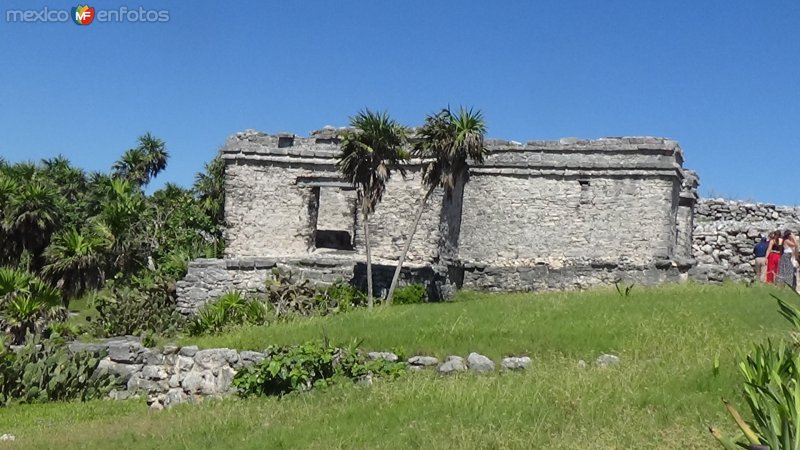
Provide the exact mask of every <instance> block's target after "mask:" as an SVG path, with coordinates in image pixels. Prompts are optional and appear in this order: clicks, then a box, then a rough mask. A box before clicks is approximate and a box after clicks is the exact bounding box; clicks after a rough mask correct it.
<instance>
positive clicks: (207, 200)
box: [192, 156, 225, 225]
mask: <svg viewBox="0 0 800 450" xmlns="http://www.w3.org/2000/svg"><path fill="white" fill-rule="evenodd" d="M192 190H194V192H195V195H196V196H197V199H198V200H199V201H200V207H201V208H202V209H203V211H204V212H205V213H206V215H208V216H209V217H210V218H211V220H213V221H214V223H215V224H216V225H222V222H223V220H224V217H225V161H224V160H223V159H222V158H221V157H219V156H217V157H215V158H214V159H212V160H211V161H210V162H208V163H206V165H205V172H200V173H198V174H197V175H196V176H195V178H194V186H193V187H192Z"/></svg>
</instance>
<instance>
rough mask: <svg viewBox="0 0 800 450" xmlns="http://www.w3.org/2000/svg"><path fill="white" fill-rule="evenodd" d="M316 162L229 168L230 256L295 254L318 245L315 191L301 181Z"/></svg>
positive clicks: (227, 199) (228, 249)
mask: <svg viewBox="0 0 800 450" xmlns="http://www.w3.org/2000/svg"><path fill="white" fill-rule="evenodd" d="M314 174H319V172H318V171H314V170H313V168H310V167H291V166H287V165H254V164H247V165H245V164H232V165H228V166H227V167H226V169H225V186H226V191H225V193H226V195H225V220H226V222H227V223H234V224H236V226H233V227H228V228H227V230H226V236H225V238H226V239H225V241H226V246H225V253H226V256H236V257H242V256H291V255H298V254H304V253H308V252H309V251H311V250H312V249H313V247H314V220H315V214H316V213H315V212H314V210H313V208H314V207H315V206H316V199H315V197H314V196H315V193H314V191H313V189H312V188H311V187H308V186H303V185H300V184H297V183H296V180H297V179H298V178H301V177H308V176H311V175H314Z"/></svg>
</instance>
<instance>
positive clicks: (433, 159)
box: [386, 108, 488, 304]
mask: <svg viewBox="0 0 800 450" xmlns="http://www.w3.org/2000/svg"><path fill="white" fill-rule="evenodd" d="M485 134H486V124H485V122H484V120H483V114H481V112H480V110H478V111H473V110H472V109H464V108H460V110H459V112H458V113H456V114H453V113H452V112H451V111H450V108H444V109H442V110H441V111H439V112H438V113H437V114H434V115H430V116H428V117H426V118H425V124H424V125H423V126H422V127H421V128H420V129H419V130H418V132H417V138H418V140H417V141H416V142H415V144H414V149H413V155H414V156H415V157H418V158H421V159H422V160H423V166H422V184H423V186H425V187H426V188H427V189H426V190H425V194H424V195H423V197H422V199H421V201H420V202H419V207H418V208H417V215H416V217H415V218H414V221H413V222H412V223H411V229H410V230H409V233H408V240H406V245H405V247H404V248H403V253H401V254H400V260H399V261H398V262H397V268H395V271H394V276H393V277H392V284H391V285H390V286H389V293H388V294H387V297H386V303H387V304H391V303H392V296H393V295H394V291H395V289H396V288H397V283H398V281H399V280H400V271H401V270H402V269H403V263H404V262H405V260H406V256H407V255H408V250H409V249H410V248H411V240H412V239H413V238H414V233H416V232H417V227H418V226H419V221H420V219H421V218H422V212H423V211H424V209H425V204H426V203H427V202H428V199H429V198H430V196H431V194H433V191H434V190H435V189H436V188H437V187H441V188H442V189H444V192H445V195H446V197H447V199H448V200H450V199H451V198H452V196H453V189H455V187H456V186H457V185H458V184H459V183H461V182H462V181H463V182H464V183H466V182H467V181H468V180H469V167H470V165H469V161H470V160H471V161H473V162H474V163H476V164H483V159H484V156H486V154H487V153H488V150H487V149H486V145H485V144H484V136H485Z"/></svg>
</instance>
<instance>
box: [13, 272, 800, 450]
mask: <svg viewBox="0 0 800 450" xmlns="http://www.w3.org/2000/svg"><path fill="white" fill-rule="evenodd" d="M775 292H777V293H779V295H783V296H784V297H786V298H787V299H793V298H794V296H793V294H790V293H789V292H788V291H787V290H784V291H780V290H777V289H773V288H769V287H763V286H754V287H746V286H743V285H724V286H698V285H692V284H689V285H682V286H664V287H660V288H651V289H644V288H634V289H633V291H632V293H631V295H630V296H627V297H624V296H620V295H618V293H617V292H616V291H615V290H595V291H590V292H582V293H577V292H575V293H543V294H513V295H500V294H497V295H495V294H482V293H471V292H464V293H460V294H459V296H458V298H457V299H456V301H454V302H451V303H445V304H425V305H413V306H395V307H391V308H381V309H378V310H376V311H374V312H371V313H370V312H367V311H356V312H351V313H346V314H341V315H338V316H333V317H324V318H314V319H308V320H302V321H296V322H291V323H283V324H278V325H273V326H270V327H261V328H242V329H239V330H236V331H234V332H231V333H227V334H225V335H221V336H212V337H206V338H201V339H192V340H190V339H188V338H187V339H186V341H185V342H182V343H183V344H189V343H193V344H198V345H201V346H204V347H224V346H227V347H232V348H239V349H256V350H258V349H263V348H264V347H266V346H267V345H269V344H289V343H298V342H302V341H306V340H309V339H315V338H319V337H321V336H322V335H323V334H324V335H325V336H327V337H328V338H329V339H331V340H332V341H333V342H335V343H336V342H350V341H352V340H353V339H360V340H363V344H362V345H363V347H364V348H366V349H369V350H397V351H401V352H403V353H405V354H406V355H408V356H411V355H414V354H428V355H435V356H439V357H444V356H447V355H450V354H456V355H462V356H466V354H467V353H468V352H471V351H476V352H479V353H483V354H485V355H487V356H489V357H491V358H493V359H495V360H496V361H497V360H499V358H501V357H503V356H508V355H529V356H530V357H531V358H532V359H533V365H532V367H531V369H530V370H528V371H527V372H524V373H499V372H498V373H496V374H492V375H487V376H477V375H472V374H463V375H459V376H456V377H442V376H438V375H437V374H435V373H413V374H408V375H407V376H405V377H402V378H401V379H399V380H396V381H392V382H388V381H377V382H376V383H375V384H374V385H372V386H358V385H350V384H348V385H338V386H334V387H332V388H328V389H325V390H321V391H317V392H312V393H307V394H299V395H290V396H287V397H285V398H283V399H280V400H279V399H275V398H266V399H251V400H238V399H227V400H224V401H206V402H203V403H202V404H199V405H179V406H178V407H175V408H173V409H171V410H168V411H163V412H157V413H152V412H149V411H147V409H146V406H145V405H144V404H143V403H142V402H137V401H132V402H112V401H99V402H90V403H85V404H80V403H70V404H50V405H41V406H17V407H12V408H8V409H5V410H2V414H0V434H2V433H13V434H15V435H16V436H17V441H16V442H14V443H5V444H7V445H5V446H6V447H8V448H26V449H27V448H56V447H58V448H91V449H95V448H97V449H100V448H103V449H105V448H115V449H124V448H165V449H167V448H168V449H174V448H237V449H238V448H254V449H255V448H258V449H262V448H312V449H332V448H333V449H335V448H342V449H345V448H347V449H350V448H370V449H371V448H387V449H388V448H391V449H394V448H419V447H425V448H475V449H487V448H497V449H505V448H509V449H512V448H513V449H517V448H518V449H530V448H542V449H544V448H547V449H551V448H563V449H594V448H598V449H600V448H602V449H607V448H637V449H639V448H699V449H704V448H709V449H710V448H717V447H716V444H715V442H714V441H713V439H712V438H711V437H710V436H708V433H707V432H706V431H705V427H706V425H707V424H708V423H714V424H717V425H722V428H723V429H727V430H730V428H731V427H730V425H729V423H728V422H729V420H728V418H727V417H726V415H725V414H724V411H723V408H722V405H721V402H720V398H721V397H725V398H729V399H733V400H734V402H735V403H741V401H740V399H739V397H738V384H739V381H738V374H737V372H736V368H735V362H736V358H737V355H738V352H739V351H740V349H742V348H743V347H745V346H746V345H747V344H748V343H750V342H752V341H754V340H761V339H765V338H766V337H769V336H777V335H781V334H782V333H783V332H784V331H785V330H786V329H787V326H786V324H785V322H784V321H783V319H782V318H781V317H780V315H779V314H778V312H777V307H776V303H775V301H774V300H773V299H772V298H771V297H770V295H769V294H770V293H775ZM602 353H613V354H616V355H619V357H620V359H621V363H620V365H619V366H616V367H610V368H599V367H595V366H594V365H593V364H592V362H593V361H594V359H595V358H596V357H597V356H598V355H600V354H602ZM715 358H718V359H719V361H720V369H719V373H718V374H716V375H715V374H714V371H713V370H712V369H713V365H714V360H715ZM579 359H583V360H585V361H587V362H588V363H589V365H588V367H586V368H579V367H578V364H577V362H578V360H579ZM0 446H2V445H0Z"/></svg>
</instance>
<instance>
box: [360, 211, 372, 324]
mask: <svg viewBox="0 0 800 450" xmlns="http://www.w3.org/2000/svg"><path fill="white" fill-rule="evenodd" d="M362 214H363V217H364V245H365V246H366V247H367V309H372V306H373V299H372V251H371V250H370V248H369V223H368V222H367V218H368V215H367V207H366V204H365V205H364V209H363V212H362Z"/></svg>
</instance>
